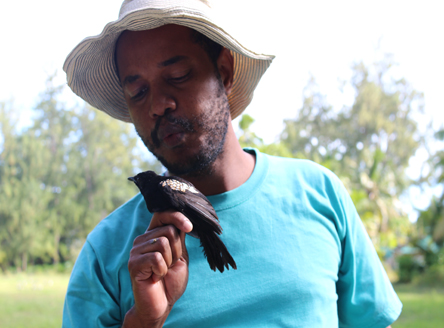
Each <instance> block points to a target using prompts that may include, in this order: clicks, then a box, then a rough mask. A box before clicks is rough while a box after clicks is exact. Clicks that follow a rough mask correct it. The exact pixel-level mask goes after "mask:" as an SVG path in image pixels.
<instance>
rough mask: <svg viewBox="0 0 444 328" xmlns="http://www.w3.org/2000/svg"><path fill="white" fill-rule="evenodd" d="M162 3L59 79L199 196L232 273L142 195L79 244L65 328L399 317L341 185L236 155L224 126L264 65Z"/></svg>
mask: <svg viewBox="0 0 444 328" xmlns="http://www.w3.org/2000/svg"><path fill="white" fill-rule="evenodd" d="M164 3H165V1H160V0H159V1H153V0H151V1H150V0H138V1H136V0H134V1H124V3H123V5H122V9H121V13H120V18H119V20H118V21H116V22H114V23H111V24H108V25H107V27H106V28H105V30H104V32H103V33H102V34H101V35H100V36H99V37H97V38H95V39H94V38H90V39H86V40H84V41H83V42H82V43H81V44H80V45H79V46H78V47H77V48H76V49H74V50H73V52H72V53H71V54H70V55H69V56H68V58H67V61H66V63H65V67H64V69H65V71H66V72H67V74H68V82H69V84H70V86H71V88H72V89H73V91H74V92H76V93H77V94H79V95H80V96H82V97H83V98H84V99H85V100H87V101H88V102H90V103H91V104H93V105H94V106H96V107H98V108H99V109H101V110H104V111H105V112H107V113H108V114H110V115H112V116H114V117H116V118H118V119H121V120H124V121H129V122H132V123H133V124H134V126H135V128H136V130H137V132H138V134H139V135H140V137H141V139H142V140H143V142H144V143H145V145H146V146H147V147H148V149H149V150H150V151H151V152H152V153H153V154H154V155H156V156H157V158H159V160H160V161H161V162H162V163H163V165H164V166H165V167H166V168H167V169H168V172H167V174H168V175H170V174H171V175H177V176H180V177H182V178H185V179H187V180H189V181H190V182H192V183H193V184H194V185H195V186H196V187H197V188H198V189H199V190H200V191H201V192H203V193H204V194H205V195H207V196H208V198H209V200H210V201H211V203H212V204H213V206H214V207H215V209H216V211H217V213H218V216H219V218H220V222H221V225H222V227H223V229H224V232H223V235H222V239H223V241H224V243H225V244H226V246H227V248H228V249H229V251H230V253H231V254H232V256H233V258H234V259H235V261H236V264H237V267H238V269H237V270H228V271H225V272H224V273H219V272H216V273H215V272H213V271H211V270H210V269H209V268H208V264H207V262H206V260H205V258H204V257H203V255H202V253H201V250H200V247H199V241H198V240H197V239H194V238H190V237H186V236H185V233H188V232H190V231H191V230H192V224H191V223H190V221H189V220H188V219H187V218H186V217H184V216H183V215H182V214H180V213H178V212H163V213H155V214H153V215H151V214H150V213H149V212H148V211H147V209H146V206H145V203H144V200H143V198H142V196H141V195H140V194H139V195H137V196H135V197H134V198H133V199H132V200H130V201H129V202H128V203H126V204H124V205H123V206H122V207H120V208H119V209H117V210H116V211H115V212H114V213H112V214H111V215H110V216H109V217H108V218H106V219H105V220H103V221H102V222H101V223H100V224H99V225H98V226H97V227H96V228H95V229H94V231H93V232H91V234H90V235H89V236H88V239H87V242H86V243H85V246H84V247H83V249H82V252H81V254H80V255H79V258H78V260H77V262H76V265H75V267H74V269H73V273H72V276H71V280H70V284H69V287H68V291H67V296H66V301H65V309H64V327H120V326H123V327H162V326H165V327H166V326H169V327H170V326H171V327H173V326H176V327H213V326H218V327H236V326H239V327H240V326H242V327H250V326H251V327H277V326H279V327H281V326H288V327H307V326H312V327H337V326H341V327H387V326H388V325H390V324H391V323H392V322H393V321H394V320H396V318H397V317H398V316H399V314H400V311H401V303H400V302H399V299H398V298H397V296H396V294H395V293H394V291H393V289H392V287H391V284H390V282H389V281H388V279H387V276H386V275H385V272H384V270H383V269H382V266H381V263H380V262H379V259H378V257H377V255H376V252H375V250H374V249H373V247H372V245H371V243H370V240H369V238H368V236H367V235H366V233H365V231H364V229H363V227H362V224H361V222H360V220H359V218H358V216H357V214H356V210H355V209H354V206H353V204H352V202H351V200H350V198H349V197H348V195H347V194H346V192H345V191H344V187H343V185H342V184H341V183H340V181H339V180H338V179H337V177H336V176H334V175H333V174H332V173H331V172H329V171H327V170H326V169H324V168H322V167H320V166H318V165H316V164H314V163H311V162H308V161H301V160H289V159H282V158H275V157H271V156H267V155H264V154H261V153H259V152H258V151H256V150H251V149H250V150H243V149H241V147H240V145H239V143H238V141H237V139H236V136H235V133H234V130H233V127H232V125H231V124H230V119H231V118H233V117H235V116H237V115H239V114H240V113H241V112H242V110H243V109H244V108H245V107H246V106H247V105H248V103H249V101H250V100H251V97H252V93H253V91H254V88H255V86H256V85H257V83H258V81H259V79H260V77H261V76H262V74H263V73H264V72H265V70H266V69H267V67H268V66H269V64H270V63H271V60H272V57H271V56H264V55H257V54H255V53H252V52H250V51H249V50H247V49H245V48H243V47H242V46H241V45H240V44H239V43H238V42H237V41H236V40H235V39H234V38H232V37H231V36H229V35H227V34H226V33H225V32H224V30H223V29H222V28H220V27H219V26H218V25H217V24H216V23H214V21H212V20H210V19H209V18H208V16H209V15H210V12H211V10H210V9H209V7H208V5H207V3H206V2H204V1H199V0H177V1H175V2H174V3H172V2H170V3H169V4H164ZM203 35H207V36H208V37H209V38H207V37H205V36H203ZM214 41H216V42H214ZM122 183H123V182H122Z"/></svg>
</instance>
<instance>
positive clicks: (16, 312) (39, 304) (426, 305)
mask: <svg viewBox="0 0 444 328" xmlns="http://www.w3.org/2000/svg"><path fill="white" fill-rule="evenodd" d="M68 280H69V275H68V274H55V273H38V274H9V275H0V327H2V328H53V327H54V328H55V327H57V328H60V327H61V325H62V310H63V301H64V297H65V292H66V287H67V285H68ZM395 289H396V291H397V293H398V295H399V298H400V299H401V301H402V303H403V304H404V308H403V311H402V314H401V316H400V318H399V319H398V320H397V321H396V323H394V324H393V325H392V326H393V328H418V327H421V328H436V327H444V286H443V287H440V288H430V287H427V288H426V287H417V286H412V285H395Z"/></svg>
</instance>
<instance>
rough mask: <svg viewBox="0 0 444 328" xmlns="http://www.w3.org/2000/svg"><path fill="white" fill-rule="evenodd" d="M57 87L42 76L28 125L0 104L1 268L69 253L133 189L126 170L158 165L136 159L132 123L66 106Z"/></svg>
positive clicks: (53, 260) (61, 258)
mask: <svg viewBox="0 0 444 328" xmlns="http://www.w3.org/2000/svg"><path fill="white" fill-rule="evenodd" d="M61 91H62V87H60V86H56V85H54V83H53V80H52V78H49V80H48V82H47V88H46V90H45V91H44V92H42V94H41V95H40V99H39V102H38V104H37V106H36V108H35V110H34V114H35V116H33V118H34V120H33V125H32V126H31V127H29V128H26V129H21V130H19V131H18V130H16V129H15V126H17V124H16V122H15V121H14V119H13V117H12V116H11V115H12V114H11V113H14V111H13V110H12V108H7V106H6V105H5V104H1V106H0V245H1V251H0V266H1V267H2V269H3V270H5V269H6V268H7V267H8V266H10V265H13V266H15V267H17V268H21V269H23V270H26V266H27V264H28V263H36V264H43V263H55V264H57V263H59V262H65V261H68V260H71V259H74V258H75V256H76V249H74V248H75V247H78V245H79V244H80V245H81V244H82V243H83V242H84V241H85V239H86V236H87V234H88V233H89V232H90V231H91V229H92V228H93V227H94V226H95V225H96V224H97V223H98V222H100V220H101V219H103V218H104V217H105V216H106V215H108V214H109V213H110V212H111V211H113V210H114V209H115V208H117V207H118V206H120V205H121V204H122V203H124V202H125V201H126V200H128V199H129V198H131V197H132V196H133V195H135V194H136V193H137V192H138V190H137V188H136V187H135V186H134V184H132V183H131V182H129V181H128V180H127V177H129V176H132V175H134V174H135V173H138V172H136V171H140V170H146V169H157V170H159V168H160V165H159V164H157V163H152V162H151V161H147V160H146V159H143V158H141V156H140V151H139V150H138V147H137V145H136V142H137V136H136V134H135V132H134V131H133V130H132V129H131V125H129V124H126V123H123V122H120V121H117V120H115V119H112V118H111V117H109V116H107V115H105V114H104V113H101V112H99V111H97V110H95V109H93V108H91V107H90V106H87V105H84V106H75V107H74V108H70V109H68V108H67V106H66V105H65V104H64V103H63V102H61V101H60V93H61ZM10 107H11V105H10Z"/></svg>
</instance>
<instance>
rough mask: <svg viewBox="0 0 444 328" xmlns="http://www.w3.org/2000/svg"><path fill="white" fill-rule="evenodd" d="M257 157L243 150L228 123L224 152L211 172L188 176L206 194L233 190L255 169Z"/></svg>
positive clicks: (213, 165) (187, 178)
mask: <svg viewBox="0 0 444 328" xmlns="http://www.w3.org/2000/svg"><path fill="white" fill-rule="evenodd" d="M255 160H256V159H255V157H254V155H252V154H249V153H246V152H244V151H243V149H242V148H241V146H240V145H239V142H238V140H237V138H236V134H235V133H234V129H233V126H232V124H229V125H228V131H227V135H226V138H225V144H224V148H223V152H222V153H221V154H220V155H219V157H218V158H217V159H216V160H215V161H214V163H213V164H212V170H211V174H207V175H202V176H198V177H196V176H186V175H183V176H181V178H184V179H186V180H188V181H190V182H191V183H192V184H194V186H195V187H196V188H197V189H199V190H200V192H202V193H203V194H204V195H206V196H211V195H216V194H221V193H223V192H226V191H229V190H233V189H235V188H237V187H239V186H241V185H242V184H243V183H244V182H245V181H247V180H248V178H249V177H250V176H251V174H252V173H253V170H254V165H255Z"/></svg>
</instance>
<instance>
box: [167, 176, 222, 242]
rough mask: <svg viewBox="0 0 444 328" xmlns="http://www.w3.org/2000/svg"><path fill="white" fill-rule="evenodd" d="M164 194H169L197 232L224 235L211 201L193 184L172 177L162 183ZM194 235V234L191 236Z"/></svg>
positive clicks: (174, 204) (175, 205)
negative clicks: (212, 232)
mask: <svg viewBox="0 0 444 328" xmlns="http://www.w3.org/2000/svg"><path fill="white" fill-rule="evenodd" d="M160 186H161V187H162V189H163V192H164V193H166V194H168V196H169V197H170V199H171V200H172V202H173V206H174V207H175V208H176V209H178V210H180V211H181V212H182V213H183V214H185V216H186V217H187V218H188V219H190V221H191V222H192V223H193V225H194V226H196V228H198V227H199V229H196V230H197V231H199V230H200V231H214V232H216V233H217V234H221V233H222V227H221V226H220V224H219V222H218V221H219V218H218V217H217V214H216V211H215V210H214V208H213V205H211V203H210V201H209V200H208V199H207V197H205V195H204V194H202V193H201V192H200V191H199V190H197V189H196V188H195V187H194V185H193V184H192V183H191V182H188V181H186V180H184V179H181V178H178V177H171V178H170V179H167V180H165V181H162V182H161V183H160ZM191 235H193V234H191Z"/></svg>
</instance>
